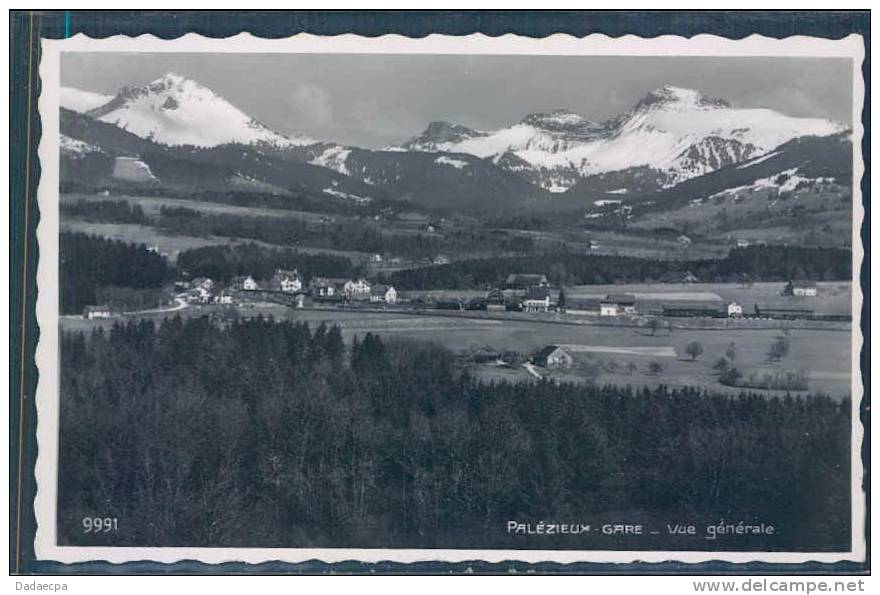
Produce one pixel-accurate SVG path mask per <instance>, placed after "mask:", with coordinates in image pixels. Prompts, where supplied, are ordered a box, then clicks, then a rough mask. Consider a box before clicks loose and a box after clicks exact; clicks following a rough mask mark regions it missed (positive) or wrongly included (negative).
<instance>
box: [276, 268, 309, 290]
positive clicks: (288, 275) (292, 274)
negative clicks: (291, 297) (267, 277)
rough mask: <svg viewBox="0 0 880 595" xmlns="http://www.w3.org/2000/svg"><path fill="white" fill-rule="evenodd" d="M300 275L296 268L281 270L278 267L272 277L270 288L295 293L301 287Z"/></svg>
mask: <svg viewBox="0 0 880 595" xmlns="http://www.w3.org/2000/svg"><path fill="white" fill-rule="evenodd" d="M302 286H303V284H302V277H300V274H299V271H297V270H296V269H294V270H292V271H283V270H281V269H278V270H277V271H275V275H274V276H273V277H272V288H273V289H275V290H277V291H283V292H285V293H296V292H297V291H300V290H301V289H302Z"/></svg>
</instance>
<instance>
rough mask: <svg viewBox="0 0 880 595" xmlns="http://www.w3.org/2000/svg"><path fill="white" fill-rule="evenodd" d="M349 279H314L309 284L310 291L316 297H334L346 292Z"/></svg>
mask: <svg viewBox="0 0 880 595" xmlns="http://www.w3.org/2000/svg"><path fill="white" fill-rule="evenodd" d="M346 283H348V279H342V278H331V277H312V280H311V281H310V282H309V290H310V291H311V292H312V295H313V296H315V297H333V296H335V295H340V294H342V293H343V291H344V287H345V284H346Z"/></svg>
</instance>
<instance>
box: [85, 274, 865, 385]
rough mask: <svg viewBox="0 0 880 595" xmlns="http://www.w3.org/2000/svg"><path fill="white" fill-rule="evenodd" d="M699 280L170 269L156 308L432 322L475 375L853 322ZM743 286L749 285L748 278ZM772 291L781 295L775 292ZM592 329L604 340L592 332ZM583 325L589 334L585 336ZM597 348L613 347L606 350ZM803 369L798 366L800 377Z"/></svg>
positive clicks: (526, 375) (411, 325)
mask: <svg viewBox="0 0 880 595" xmlns="http://www.w3.org/2000/svg"><path fill="white" fill-rule="evenodd" d="M684 276H685V277H688V276H690V277H692V275H689V274H687V275H684ZM705 285H706V284H702V285H700V284H697V283H696V279H693V280H692V281H688V282H682V283H677V284H671V283H664V284H657V285H654V286H653V287H652V288H651V290H652V291H653V293H649V292H646V291H645V290H644V289H642V291H636V290H638V289H640V288H638V287H636V288H631V287H628V286H623V287H624V289H625V290H623V291H615V292H613V293H611V292H609V293H604V294H602V295H596V294H595V291H593V290H590V288H589V287H586V290H587V291H592V293H589V294H584V290H585V286H580V287H553V286H551V284H550V283H549V281H548V278H547V276H546V275H544V274H541V273H510V274H509V275H507V278H506V280H505V282H504V283H503V285H502V286H500V287H494V288H491V289H489V290H486V291H483V292H479V291H458V292H456V291H442V292H417V291H398V290H397V289H396V288H395V287H393V286H392V285H389V284H387V283H381V282H373V281H371V280H368V279H366V278H363V277H358V278H330V277H312V278H311V279H306V278H304V277H303V275H301V274H300V273H299V272H298V271H297V270H282V269H279V270H276V271H275V273H274V274H273V275H272V276H271V277H270V278H266V279H255V278H254V277H253V276H250V275H241V276H236V277H233V278H232V279H230V280H229V281H228V282H225V283H224V282H220V281H214V280H212V279H210V278H207V277H197V278H193V279H192V280H180V281H177V282H175V283H174V286H173V296H174V298H173V301H172V302H171V304H173V305H168V306H166V307H164V308H158V309H156V310H153V311H152V312H153V313H154V314H156V315H159V316H168V315H173V314H174V313H176V312H180V313H182V314H184V315H186V316H205V317H207V318H208V319H209V320H210V321H211V322H213V323H215V324H219V325H221V326H225V325H228V324H229V323H230V322H233V321H236V320H241V319H244V318H251V317H255V316H260V315H270V316H273V317H277V318H279V319H282V318H293V319H302V320H305V321H314V322H316V323H317V322H322V323H327V324H339V325H341V326H342V328H343V331H344V333H345V334H346V336H349V337H353V336H355V335H357V334H358V333H359V331H360V332H377V333H379V334H383V333H391V334H392V335H396V336H413V337H418V338H428V337H425V334H426V333H429V334H430V338H429V340H434V341H438V342H439V343H441V344H443V345H445V346H447V347H449V348H451V349H453V351H454V352H456V353H457V354H458V357H459V361H460V363H461V365H462V367H473V369H474V371H475V373H477V374H479V375H481V376H484V377H487V378H495V379H503V378H507V379H511V378H512V379H516V378H519V379H533V380H534V379H544V378H553V379H555V380H556V381H561V380H566V381H568V380H572V379H574V380H577V381H583V380H585V379H587V380H595V379H596V378H597V377H598V375H599V374H600V373H601V374H603V375H604V376H606V377H608V376H614V375H621V376H622V377H623V378H624V379H625V381H627V382H630V381H632V380H633V379H634V378H636V377H637V376H638V377H639V379H640V381H642V382H657V381H660V380H661V379H664V378H668V377H669V376H670V374H675V373H676V366H678V365H680V364H677V363H675V362H676V360H670V359H669V358H670V357H673V358H677V359H678V360H681V361H685V362H687V361H688V360H690V362H692V363H693V361H694V360H697V358H698V357H699V356H701V355H702V353H703V351H704V349H705V350H708V349H710V342H709V341H708V339H706V338H697V339H692V338H691V336H692V335H694V336H697V335H695V332H698V331H699V330H700V329H715V330H717V331H721V332H719V333H715V334H714V335H713V336H712V337H711V342H712V343H713V344H714V343H718V346H717V347H715V348H714V350H715V351H717V352H718V353H719V354H720V355H723V353H724V352H725V349H726V348H725V345H726V344H727V343H731V344H732V343H738V344H739V345H740V347H739V349H740V351H741V352H744V351H745V349H746V348H747V347H748V346H749V345H750V343H751V342H753V341H755V339H756V338H758V337H760V338H761V339H760V341H761V342H772V341H773V336H775V333H779V332H782V333H784V334H785V335H786V337H787V336H788V333H789V332H790V329H791V330H794V329H805V328H812V329H813V330H812V331H810V332H813V331H815V330H817V329H818V331H819V332H820V333H821V332H824V331H825V330H834V329H836V328H838V327H840V328H844V327H848V326H849V321H850V317H849V316H848V315H847V314H841V313H840V312H838V311H833V312H830V313H824V312H820V311H817V309H816V308H813V307H806V305H805V304H809V303H811V302H813V301H816V302H817V303H819V304H820V306H819V307H823V306H827V304H828V303H829V302H828V301H827V300H825V299H823V297H824V298H830V296H823V295H822V292H823V291H825V292H829V291H830V290H829V289H827V288H825V289H820V287H821V285H820V284H817V283H810V282H796V281H789V282H788V283H776V284H772V283H765V284H762V287H761V288H760V294H761V295H763V296H765V298H766V301H764V302H761V303H759V302H755V303H749V304H748V305H745V304H744V303H743V301H742V300H740V301H737V300H734V299H714V300H708V299H704V298H707V297H708V295H707V292H706V291H705V289H706V287H705ZM658 290H662V291H658ZM739 291H740V292H741V293H743V294H747V293H749V290H748V289H745V288H742V289H740V290H739ZM771 292H772V293H771ZM752 293H754V292H752ZM773 294H775V296H776V297H775V298H773V299H771V297H772V295H773ZM716 297H717V296H716ZM683 298H685V299H683ZM701 298H703V299H701ZM143 314H145V313H144V312H140V313H134V312H126V313H123V312H118V311H114V310H113V309H112V308H111V307H109V306H107V305H103V306H100V305H99V306H89V307H87V308H86V309H85V311H84V313H83V318H84V319H86V320H90V321H94V322H100V321H101V320H106V321H107V322H110V321H111V320H113V319H117V318H130V317H136V316H139V315H143ZM389 317H390V318H389ZM524 325H526V326H524ZM529 325H531V326H529ZM527 328H528V329H532V330H528V331H526V329H527ZM674 330H675V336H676V337H681V339H678V340H677V341H678V342H679V345H678V346H674V345H670V344H669V341H670V337H671V336H672V335H673V331H674ZM523 332H527V333H528V335H529V337H528V339H527V340H525V341H524V340H522V339H517V338H516V337H521V336H522V333H523ZM627 333H629V334H630V335H629V338H627ZM632 333H636V334H635V335H632ZM599 334H602V335H603V336H602V339H601V340H597V339H596V338H595V337H596V336H597V335H599ZM709 334H711V333H709ZM709 334H707V333H703V336H707V335H709ZM825 334H828V333H825ZM832 334H835V335H836V334H839V333H832ZM605 335H607V336H605ZM586 337H589V338H590V339H589V340H588V341H586V344H585V338H586ZM684 337H688V340H685V339H684ZM715 339H717V341H716V340H715ZM789 340H790V339H788V338H786V341H789ZM594 343H596V344H594ZM655 343H656V344H657V346H654V345H655ZM695 343H698V344H699V347H696V346H694V344H695ZM704 344H705V347H704ZM749 349H751V348H750V347H749ZM757 349H758V348H756V349H755V350H753V351H755V353H754V354H753V355H754V356H755V358H756V360H755V361H756V365H757V366H758V367H759V368H765V367H767V366H766V364H762V363H760V362H761V360H762V358H764V354H763V352H762V353H758V352H757ZM760 349H764V347H763V344H762V345H761V347H760ZM692 350H693V351H694V353H691V352H692ZM728 351H729V350H728ZM603 354H605V356H606V357H609V359H603V358H602V357H601V356H602V355H603ZM615 354H616V355H615ZM689 354H690V355H689ZM664 358H665V359H664ZM720 359H723V360H725V361H726V362H727V363H725V364H724V366H725V367H727V366H731V367H732V361H728V360H730V356H729V353H728V355H727V356H722V357H721V358H720ZM741 361H742V357H741ZM661 362H665V363H661ZM697 363H698V364H699V365H700V366H702V367H703V368H708V367H709V366H711V365H714V366H716V368H714V370H715V371H714V372H712V373H713V374H715V376H714V377H713V378H714V381H716V382H717V381H719V379H720V381H722V383H723V381H724V380H725V378H726V377H725V376H718V374H719V373H721V372H723V370H722V371H721V372H719V371H718V370H719V368H718V367H717V366H721V365H722V364H719V363H718V362H717V361H714V360H713V361H712V362H710V361H708V358H705V360H704V361H703V362H702V363H699V362H697ZM776 367H778V366H776ZM694 371H695V368H694V367H693V365H691V367H690V368H688V369H686V370H684V372H686V373H687V375H688V376H686V377H685V376H682V381H684V378H690V377H691V376H692V375H693V374H694ZM636 372H639V373H640V376H639V375H637V374H636ZM739 373H740V372H737V374H739ZM762 373H763V374H765V375H766V373H767V372H766V371H764V372H762ZM772 373H773V374H788V375H789V376H791V375H792V374H795V373H794V372H790V371H778V370H777V371H773V372H772ZM802 376H803V374H802V373H800V372H798V373H797V374H796V379H797V380H798V382H800V383H801V384H803V383H804V382H803V379H802ZM753 381H754V382H755V383H756V385H757V383H758V381H757V380H754V378H753ZM768 382H769V381H768ZM791 386H795V384H791Z"/></svg>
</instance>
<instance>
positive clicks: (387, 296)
mask: <svg viewBox="0 0 880 595" xmlns="http://www.w3.org/2000/svg"><path fill="white" fill-rule="evenodd" d="M370 301H371V302H373V303H385V304H396V303H397V290H396V289H394V287H392V286H391V285H383V284H381V283H376V284H375V285H373V286H372V287H371V288H370Z"/></svg>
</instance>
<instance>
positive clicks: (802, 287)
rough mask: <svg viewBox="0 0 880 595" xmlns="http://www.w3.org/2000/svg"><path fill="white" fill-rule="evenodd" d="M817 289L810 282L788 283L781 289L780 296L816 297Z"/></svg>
mask: <svg viewBox="0 0 880 595" xmlns="http://www.w3.org/2000/svg"><path fill="white" fill-rule="evenodd" d="M818 293H819V289H818V288H817V287H816V284H815V283H813V282H812V281H789V282H788V284H787V285H786V286H785V287H784V288H783V290H782V295H791V296H794V297H816V295H817V294H818Z"/></svg>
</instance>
